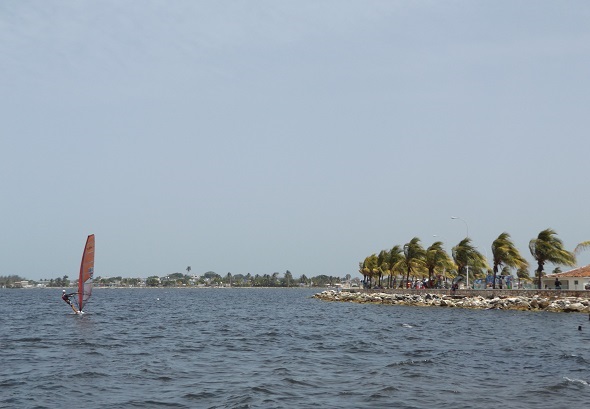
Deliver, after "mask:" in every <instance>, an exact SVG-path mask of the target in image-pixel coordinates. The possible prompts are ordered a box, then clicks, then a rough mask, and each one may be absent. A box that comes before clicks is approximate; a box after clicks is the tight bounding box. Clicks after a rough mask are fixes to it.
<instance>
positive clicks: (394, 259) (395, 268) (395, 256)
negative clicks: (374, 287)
mask: <svg viewBox="0 0 590 409" xmlns="http://www.w3.org/2000/svg"><path fill="white" fill-rule="evenodd" d="M404 261H405V257H404V250H403V249H402V247H401V246H399V245H397V244H396V245H395V246H393V247H392V249H391V250H389V288H393V287H394V276H395V277H397V276H398V274H401V275H402V276H403V274H404V273H405V268H404V266H405V263H404Z"/></svg>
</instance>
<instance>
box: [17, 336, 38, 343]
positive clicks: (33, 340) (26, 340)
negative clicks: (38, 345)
mask: <svg viewBox="0 0 590 409" xmlns="http://www.w3.org/2000/svg"><path fill="white" fill-rule="evenodd" d="M15 341H16V342H41V341H43V338H37V337H29V338H18V339H16V340H15Z"/></svg>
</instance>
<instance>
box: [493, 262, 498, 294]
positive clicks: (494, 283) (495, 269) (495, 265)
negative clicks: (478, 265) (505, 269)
mask: <svg viewBox="0 0 590 409" xmlns="http://www.w3.org/2000/svg"><path fill="white" fill-rule="evenodd" d="M496 274H498V265H497V264H494V282H493V283H492V288H493V289H494V290H495V289H496Z"/></svg>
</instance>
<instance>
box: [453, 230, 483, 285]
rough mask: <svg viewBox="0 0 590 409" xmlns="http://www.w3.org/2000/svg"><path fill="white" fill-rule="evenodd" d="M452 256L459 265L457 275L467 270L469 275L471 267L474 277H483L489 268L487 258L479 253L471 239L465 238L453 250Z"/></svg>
mask: <svg viewBox="0 0 590 409" xmlns="http://www.w3.org/2000/svg"><path fill="white" fill-rule="evenodd" d="M452 256H453V260H454V261H455V264H456V265H457V274H461V272H462V271H463V270H465V273H466V274H469V267H471V273H472V274H473V276H474V277H476V276H479V275H482V274H483V272H484V271H485V270H487V268H488V263H487V261H486V259H485V257H484V256H483V255H482V254H481V253H480V252H479V251H477V248H476V247H475V246H474V245H473V244H472V243H471V239H470V238H469V237H466V238H464V239H463V240H461V241H460V242H459V244H457V245H456V246H455V247H453V249H452Z"/></svg>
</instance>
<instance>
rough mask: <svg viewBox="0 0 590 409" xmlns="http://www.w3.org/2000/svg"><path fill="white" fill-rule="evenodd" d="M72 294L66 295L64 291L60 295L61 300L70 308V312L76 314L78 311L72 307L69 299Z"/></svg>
mask: <svg viewBox="0 0 590 409" xmlns="http://www.w3.org/2000/svg"><path fill="white" fill-rule="evenodd" d="M74 294H76V293H70V294H66V290H63V291H62V293H61V299H62V300H64V301H65V302H66V303H67V304H68V305H69V306H70V307H72V310H74V312H76V313H77V312H78V311H77V310H76V307H74V305H73V304H72V300H70V297H71V296H72V295H74Z"/></svg>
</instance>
